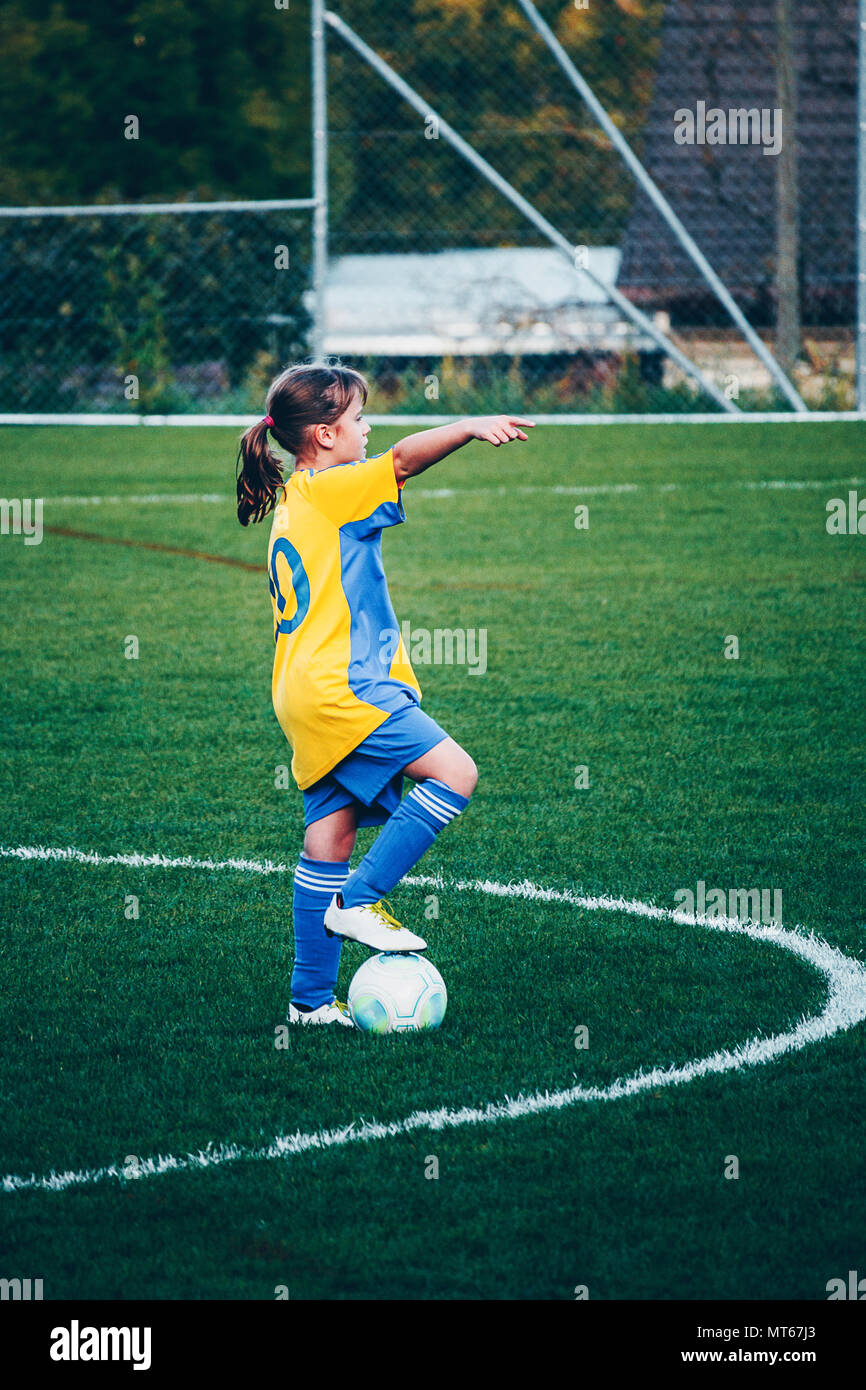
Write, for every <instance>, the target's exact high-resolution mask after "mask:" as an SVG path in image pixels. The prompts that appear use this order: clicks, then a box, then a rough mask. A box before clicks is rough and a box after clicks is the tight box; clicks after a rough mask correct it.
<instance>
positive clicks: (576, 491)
mask: <svg viewBox="0 0 866 1390" xmlns="http://www.w3.org/2000/svg"><path fill="white" fill-rule="evenodd" d="M864 483H866V478H767V479H765V480H759V481H754V482H750V481H744V480H736V481H733V482H726V483H714V482H712V481H705V480H702V481H696V482H694V483H595V484H587V485H586V486H580V485H579V484H576V485H575V486H573V487H566V486H564V485H562V484H552V483H551V484H538V485H533V484H514V485H513V486H511V485H509V486H507V487H506V486H502V487H472V488H453V487H432V488H412V490H411V492H410V494H409V495H410V497H424V498H427V499H428V500H435V499H439V498H447V497H474V496H476V495H479V494H480V495H484V496H491V497H507V496H509V494H511V493H537V492H549V493H551V494H554V495H559V496H562V495H563V494H565V495H566V496H569V497H572V496H573V497H592V496H595V495H602V494H604V493H613V494H617V493H628V492H645V491H652V492H685V491H688V490H689V489H690V488H699V489H700V490H701V491H702V492H706V491H707V490H708V489H710V488H713V489H715V488H747V489H749V490H752V491H755V490H758V491H760V490H762V489H765V488H766V489H778V490H779V491H785V490H786V489H788V490H791V491H798V490H800V489H803V488H831V487H862V486H863V484H864ZM44 500H45V502H46V503H47V504H48V505H49V506H69V507H73V506H78V507H104V506H123V505H127V506H141V505H149V504H153V505H155V506H162V505H164V504H166V503H167V504H169V505H171V504H173V505H175V506H195V505H197V504H198V503H199V502H204V503H208V502H217V503H220V504H222V505H227V504H228V503H229V502H234V501H235V497H234V495H233V494H230V493H228V492H201V493H195V492H145V493H129V494H127V495H126V496H124V495H122V494H120V493H114V494H112V495H110V496H105V497H99V496H95V497H90V496H87V495H86V494H85V493H80V494H76V493H72V494H70V495H68V496H66V497H46V498H45V499H44Z"/></svg>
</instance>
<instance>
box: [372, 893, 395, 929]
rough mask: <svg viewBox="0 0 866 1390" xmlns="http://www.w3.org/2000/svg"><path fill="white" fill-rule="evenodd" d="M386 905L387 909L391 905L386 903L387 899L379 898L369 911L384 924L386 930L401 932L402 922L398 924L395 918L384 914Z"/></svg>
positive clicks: (387, 913)
mask: <svg viewBox="0 0 866 1390" xmlns="http://www.w3.org/2000/svg"><path fill="white" fill-rule="evenodd" d="M386 905H387V906H388V907H389V908H390V906H391V904H390V903H389V902H388V899H387V898H380V899H379V901H378V902H377V903H373V904H372V906H371V908H370V910H371V912H375V914H376V916H377V917H378V918H379V919H380V920H381V921H382V922H384V923H385V926H386V927H387V928H388V930H389V931H400V930H402V926H403V923H402V922H398V921H397V918H396V917H392V916H391V913H390V912H386V911H385V907H386Z"/></svg>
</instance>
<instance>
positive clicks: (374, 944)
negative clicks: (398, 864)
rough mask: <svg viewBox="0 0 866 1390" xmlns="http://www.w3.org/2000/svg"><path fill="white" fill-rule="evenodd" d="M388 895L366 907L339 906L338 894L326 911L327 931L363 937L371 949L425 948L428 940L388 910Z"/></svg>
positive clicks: (347, 939) (349, 939) (365, 943)
mask: <svg viewBox="0 0 866 1390" xmlns="http://www.w3.org/2000/svg"><path fill="white" fill-rule="evenodd" d="M385 901H386V900H385V899H384V898H382V899H381V900H380V901H379V902H377V903H369V904H365V905H364V906H363V907H338V905H337V894H336V893H335V894H334V896H333V898H332V899H331V904H330V906H329V908H328V910H327V912H326V913H325V931H326V932H327V933H328V935H329V936H341V937H343V938H344V939H345V940H346V941H360V942H361V944H362V945H363V946H369V947H370V950H371V951H426V949H427V942H426V941H425V940H424V939H423V937H420V936H416V935H415V933H414V932H412V931H409V930H408V928H407V927H402V926H401V925H400V923H399V922H398V921H397V919H396V918H395V917H392V916H391V914H390V912H387V911H386V910H385Z"/></svg>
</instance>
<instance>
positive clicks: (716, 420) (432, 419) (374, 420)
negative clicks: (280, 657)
mask: <svg viewBox="0 0 866 1390" xmlns="http://www.w3.org/2000/svg"><path fill="white" fill-rule="evenodd" d="M261 418H262V417H261V415H138V414H135V415H133V414H129V415H121V414H119V413H118V414H117V415H95V414H94V415H86V414H82V415H60V414H51V413H50V412H49V413H43V414H16V413H14V412H9V411H7V412H5V413H0V425H88V426H91V425H118V426H121V427H123V428H128V427H131V426H137V425H144V426H149V425H172V426H175V425H176V426H189V427H190V428H195V427H202V426H204V427H208V428H217V427H224V428H226V429H248V428H249V426H250V425H254V424H256V422H257V421H258V420H260V419H261ZM365 418H366V420H367V421H368V422H369V424H371V425H450V424H453V422H454V421H455V420H462V419H464V418H465V417H464V416H462V415H367V416H366V417H365ZM532 419H533V420H534V421H535V423H536V424H537V425H803V424H807V425H808V424H815V425H832V424H845V423H851V421H863V420H866V410H810V411H808V412H805V413H804V412H803V411H796V410H790V411H788V410H779V411H774V410H755V411H752V412H749V411H741V412H740V414H739V415H728V414H725V413H724V412H719V414H718V415H713V414H701V413H700V412H695V413H693V414H683V415H679V414H675V415H664V414H662V415H593V414H586V415H564V414H563V415H560V414H557V415H533V416H532Z"/></svg>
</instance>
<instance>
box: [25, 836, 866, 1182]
mask: <svg viewBox="0 0 866 1390" xmlns="http://www.w3.org/2000/svg"><path fill="white" fill-rule="evenodd" d="M2 858H6V859H19V860H38V861H43V862H44V861H51V860H54V861H58V860H59V861H66V862H72V863H78V864H90V865H102V864H125V865H129V866H130V867H135V868H143V867H148V866H153V867H161V868H184V869H186V868H189V869H209V870H218V869H236V870H241V871H242V872H246V873H262V874H272V873H287V872H289V870H288V866H287V865H285V864H275V863H273V862H272V861H271V860H264V861H258V860H252V859H223V860H213V859H194V858H192V857H191V856H184V857H182V858H174V859H172V858H168V857H167V856H165V855H161V854H111V855H101V854H95V853H88V852H86V851H83V850H78V849H73V848H71V847H68V848H65V849H64V848H56V847H50V846H45V845H19V846H17V847H10V846H0V859H2ZM404 882H405V883H408V884H412V885H414V886H416V887H422V888H427V887H431V888H439V889H443V888H452V889H455V890H457V891H458V892H467V891H468V892H478V893H488V894H492V895H493V896H495V897H501V898H523V899H528V900H530V901H534V902H551V903H552V902H556V903H564V904H566V905H568V906H571V907H582V908H585V909H588V910H590V911H604V912H624V913H629V914H631V915H633V916H639V917H647V918H652V919H654V920H656V921H666V922H676V923H679V924H681V925H685V926H700V927H708V928H710V929H711V930H713V931H725V932H735V933H738V934H740V935H743V936H748V937H751V938H752V939H753V940H754V941H764V942H767V943H768V944H770V945H773V946H780V947H782V948H783V949H785V950H788V951H792V952H793V953H794V954H795V955H797V956H800V957H801V959H803V960H805V961H807V962H808V963H809V964H810V965H812V966H814V968H815V969H816V970H818V971H820V972H821V973H822V974H823V975H824V976H825V978H826V980H827V984H828V987H829V989H828V996H827V1002H826V1004H825V1006H824V1008H823V1010H822V1011H821V1013H820V1014H813V1015H812V1016H811V1017H805V1016H804V1017H803V1018H801V1019H800V1022H799V1023H798V1024H797V1026H796V1027H795V1028H793V1029H791V1030H789V1031H788V1032H785V1033H776V1034H775V1035H774V1036H772V1037H769V1038H760V1037H754V1038H750V1039H749V1040H748V1041H747V1042H744V1043H739V1044H737V1045H735V1046H734V1048H733V1050H731V1051H728V1050H727V1049H720V1050H719V1051H717V1052H714V1053H712V1054H711V1055H710V1056H708V1057H701V1058H697V1059H695V1060H694V1061H691V1062H686V1063H684V1064H683V1065H682V1066H671V1067H668V1068H664V1067H653V1068H652V1069H651V1070H650V1071H645V1070H644V1069H643V1068H641V1069H640V1070H638V1071H637V1072H633V1073H632V1074H631V1075H630V1076H626V1077H619V1078H617V1080H616V1081H614V1082H613V1083H612V1084H611V1085H610V1086H571V1087H568V1088H567V1089H565V1090H560V1091H536V1092H534V1093H533V1094H531V1095H528V1096H525V1095H523V1094H522V1093H521V1094H520V1095H517V1096H515V1097H510V1096H507V1095H506V1096H504V1097H503V1098H502V1099H501V1100H494V1101H489V1102H488V1104H487V1105H485V1106H483V1107H478V1108H475V1107H470V1106H463V1107H462V1108H461V1109H459V1110H449V1109H448V1108H447V1107H445V1106H443V1107H441V1108H440V1109H438V1110H415V1111H413V1112H412V1113H411V1114H409V1115H406V1116H405V1117H404V1118H402V1119H398V1120H391V1121H387V1122H384V1123H380V1122H378V1121H376V1120H369V1121H366V1120H365V1121H362V1122H359V1121H356V1120H352V1121H351V1122H350V1123H349V1124H346V1125H342V1126H340V1127H338V1128H336V1129H327V1130H325V1129H323V1130H318V1131H313V1132H306V1133H305V1132H303V1131H300V1130H299V1131H296V1132H295V1133H294V1134H278V1135H276V1136H275V1137H274V1138H273V1139H271V1140H270V1141H269V1142H268V1143H266V1144H263V1145H261V1146H258V1147H255V1148H254V1147H249V1146H243V1145H238V1144H218V1145H215V1144H213V1143H209V1144H208V1145H207V1146H206V1147H205V1148H203V1149H199V1150H198V1151H197V1152H194V1153H187V1154H181V1155H176V1154H156V1155H155V1156H153V1157H151V1158H144V1159H138V1160H137V1161H136V1165H135V1169H134V1172H133V1173H130V1172H129V1170H128V1169H124V1167H122V1166H120V1165H118V1164H116V1163H111V1164H107V1165H106V1166H105V1167H102V1168H87V1169H79V1170H78V1171H62V1172H57V1171H56V1170H54V1169H52V1170H51V1171H50V1172H49V1173H46V1174H43V1175H42V1176H37V1175H36V1174H34V1173H31V1174H30V1175H29V1176H28V1177H24V1176H22V1175H17V1174H14V1173H10V1174H7V1175H6V1176H5V1177H3V1178H2V1180H0V1189H2V1191H4V1192H26V1191H34V1190H36V1191H44V1192H63V1191H66V1190H67V1189H69V1188H73V1187H91V1186H94V1185H95V1184H97V1183H101V1182H106V1181H108V1180H109V1179H114V1180H119V1181H124V1180H131V1179H132V1178H133V1177H135V1178H140V1177H155V1176H158V1175H160V1174H163V1173H178V1172H189V1171H192V1170H199V1169H204V1168H213V1167H217V1166H220V1165H222V1164H225V1163H236V1162H239V1161H250V1160H263V1159H272V1158H288V1157H290V1156H292V1155H295V1154H301V1153H307V1152H309V1151H310V1150H312V1149H315V1150H322V1149H332V1148H340V1147H343V1146H345V1145H346V1144H354V1143H369V1142H371V1141H372V1140H376V1139H387V1138H393V1137H396V1136H399V1135H406V1134H412V1133H414V1132H415V1131H417V1130H430V1131H434V1132H435V1131H440V1130H445V1129H458V1128H461V1127H462V1126H463V1125H471V1124H493V1123H495V1122H497V1121H499V1120H506V1119H519V1118H521V1117H523V1116H526V1115H540V1114H544V1113H546V1112H548V1111H556V1110H563V1109H566V1108H567V1107H569V1106H572V1105H575V1104H578V1103H579V1102H583V1101H606V1100H621V1099H623V1098H625V1097H627V1096H633V1095H637V1094H639V1093H640V1092H641V1091H647V1090H651V1089H659V1088H661V1087H663V1086H677V1085H683V1084H686V1083H688V1082H689V1081H694V1080H695V1079H696V1078H698V1077H701V1076H711V1075H713V1074H716V1075H718V1074H721V1073H723V1072H728V1071H739V1070H740V1069H742V1068H743V1067H749V1066H759V1065H761V1064H763V1063H765V1062H770V1061H773V1060H774V1058H776V1057H780V1056H782V1055H784V1054H785V1053H788V1052H796V1051H798V1050H799V1049H801V1048H803V1047H806V1046H807V1045H808V1044H809V1043H813V1042H819V1041H821V1040H822V1039H824V1038H829V1037H832V1036H833V1034H834V1033H838V1032H842V1031H844V1030H845V1029H848V1028H853V1027H854V1026H855V1025H856V1024H858V1023H861V1022H862V1021H863V1020H864V1018H866V969H864V967H863V966H862V965H861V964H860V962H859V961H857V960H855V959H853V957H851V956H846V955H845V954H844V953H843V952H842V951H839V950H838V949H837V948H836V947H835V946H831V945H830V944H829V943H828V942H827V941H824V940H823V939H822V938H821V937H818V936H816V935H815V933H814V932H809V933H806V932H805V930H804V929H803V928H801V927H797V928H795V929H794V930H788V929H785V928H783V927H780V926H757V925H755V924H753V923H751V922H746V923H743V922H739V921H737V920H736V919H734V918H731V917H718V918H710V917H707V916H706V915H696V914H694V913H688V912H680V911H672V910H669V909H667V908H661V907H656V906H655V905H654V904H653V903H644V902H640V901H636V900H631V899H625V898H610V897H598V898H596V897H585V896H583V895H582V894H579V893H573V892H571V891H569V890H567V889H557V888H540V887H538V886H537V885H536V884H533V883H530V882H528V881H527V880H524V881H523V882H522V883H494V882H492V881H491V880H489V879H446V878H444V877H443V876H442V875H441V874H440V875H436V876H432V877H431V876H427V875H422V876H409V877H407V878H406V879H404Z"/></svg>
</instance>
